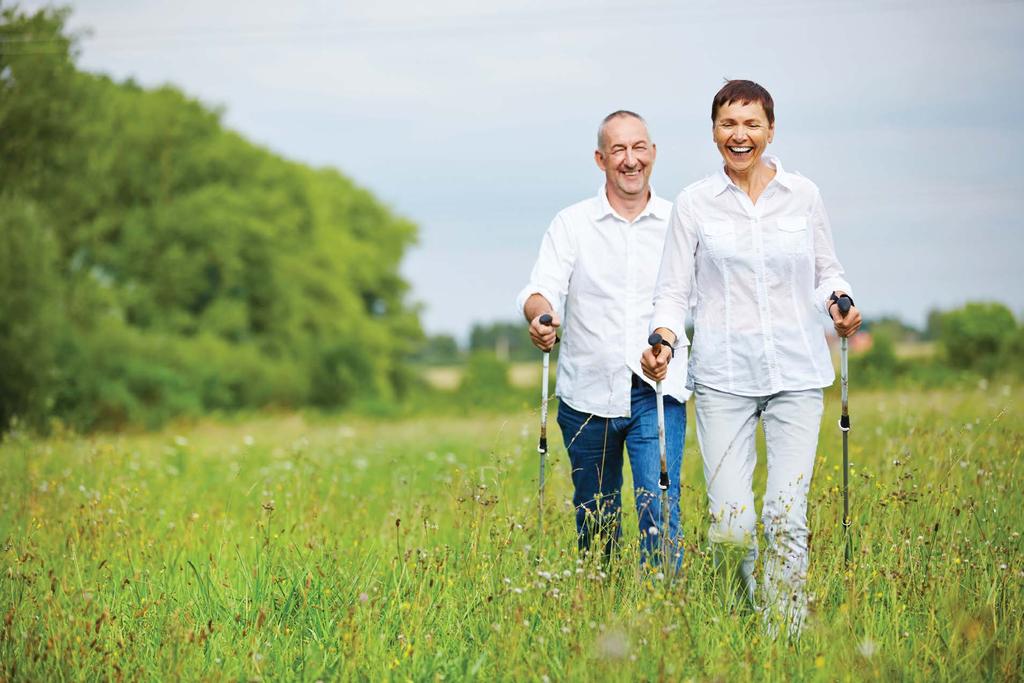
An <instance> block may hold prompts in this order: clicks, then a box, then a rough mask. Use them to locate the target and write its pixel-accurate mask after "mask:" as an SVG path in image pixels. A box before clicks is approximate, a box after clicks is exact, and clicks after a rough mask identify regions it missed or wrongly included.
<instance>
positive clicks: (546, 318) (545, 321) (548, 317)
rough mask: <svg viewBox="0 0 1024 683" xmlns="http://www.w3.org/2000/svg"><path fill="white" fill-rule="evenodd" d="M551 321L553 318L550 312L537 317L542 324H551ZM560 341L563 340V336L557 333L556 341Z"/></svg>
mask: <svg viewBox="0 0 1024 683" xmlns="http://www.w3.org/2000/svg"><path fill="white" fill-rule="evenodd" d="M551 321H552V318H551V314H550V313H544V314H542V315H541V316H540V317H539V318H537V322H539V323H540V324H541V325H547V326H550V325H551ZM560 341H562V338H561V337H559V336H558V335H555V343H556V344H557V343H558V342H560Z"/></svg>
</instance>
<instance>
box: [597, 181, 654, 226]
mask: <svg viewBox="0 0 1024 683" xmlns="http://www.w3.org/2000/svg"><path fill="white" fill-rule="evenodd" d="M648 188H649V189H650V191H651V196H650V198H649V199H648V200H647V206H645V207H644V210H643V211H641V212H640V213H639V214H638V215H637V217H636V218H634V219H633V222H634V223H635V222H637V221H638V220H640V219H641V218H643V217H645V216H654V217H655V218H657V219H658V220H663V221H665V220H668V218H669V216H668V211H666V210H665V207H664V206H663V202H661V201H659V200H658V194H657V193H656V192H655V191H654V186H653V185H649V186H648ZM608 216H615V217H616V218H619V219H620V220H625V219H624V218H622V216H620V215H619V214H618V212H616V211H615V209H613V208H612V205H611V202H609V201H608V192H607V191H606V188H605V184H604V183H601V187H599V188H597V203H596V204H595V205H594V216H593V217H594V220H595V221H599V220H601V219H603V218H607V217H608Z"/></svg>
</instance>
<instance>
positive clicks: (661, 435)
mask: <svg viewBox="0 0 1024 683" xmlns="http://www.w3.org/2000/svg"><path fill="white" fill-rule="evenodd" d="M655 396H656V405H657V407H658V452H659V455H660V456H661V479H660V481H659V486H660V487H661V554H662V558H663V562H662V567H663V568H664V571H665V572H666V576H667V575H668V571H669V567H668V561H669V547H670V545H671V541H670V539H669V519H671V517H670V513H669V509H668V488H669V485H670V484H669V478H668V463H667V460H666V458H665V395H664V393H663V392H662V389H661V380H658V382H657V383H656V384H655Z"/></svg>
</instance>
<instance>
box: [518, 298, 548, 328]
mask: <svg viewBox="0 0 1024 683" xmlns="http://www.w3.org/2000/svg"><path fill="white" fill-rule="evenodd" d="M552 311H553V309H552V307H551V303H550V302H549V301H548V300H547V299H545V298H544V296H543V295H542V294H531V295H530V298H529V299H527V300H526V303H525V304H523V315H525V316H526V322H533V319H534V318H536V317H537V316H538V315H541V314H542V313H551V312H552Z"/></svg>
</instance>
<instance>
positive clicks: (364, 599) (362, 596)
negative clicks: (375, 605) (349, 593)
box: [359, 592, 370, 602]
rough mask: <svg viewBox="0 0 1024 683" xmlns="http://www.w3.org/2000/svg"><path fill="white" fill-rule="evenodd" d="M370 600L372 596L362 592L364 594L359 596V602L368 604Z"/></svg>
mask: <svg viewBox="0 0 1024 683" xmlns="http://www.w3.org/2000/svg"><path fill="white" fill-rule="evenodd" d="M369 599H370V596H369V595H367V594H366V593H365V592H362V593H360V594H359V602H366V601H367V600H369Z"/></svg>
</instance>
